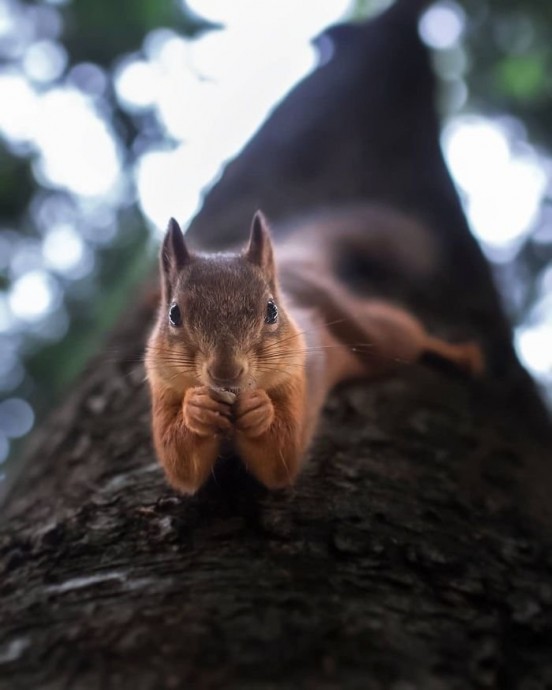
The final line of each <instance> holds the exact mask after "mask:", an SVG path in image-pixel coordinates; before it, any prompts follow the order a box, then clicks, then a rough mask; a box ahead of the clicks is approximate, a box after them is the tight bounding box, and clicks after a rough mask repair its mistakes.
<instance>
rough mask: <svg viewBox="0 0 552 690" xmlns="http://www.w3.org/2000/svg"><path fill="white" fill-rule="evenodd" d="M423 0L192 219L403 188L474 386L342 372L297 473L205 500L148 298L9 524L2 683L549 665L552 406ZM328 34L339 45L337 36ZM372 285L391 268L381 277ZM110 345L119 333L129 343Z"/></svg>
mask: <svg viewBox="0 0 552 690" xmlns="http://www.w3.org/2000/svg"><path fill="white" fill-rule="evenodd" d="M411 7H412V5H409V4H408V2H399V3H398V4H397V5H395V6H394V7H393V8H392V9H391V10H390V11H388V12H387V13H386V14H384V15H383V16H382V17H380V18H378V19H377V20H376V21H374V22H371V23H369V24H366V25H362V26H355V27H353V26H342V27H337V28H335V29H333V30H331V31H330V32H329V34H328V36H329V37H330V38H331V40H332V41H333V42H334V47H335V53H334V55H333V56H332V58H331V59H330V60H329V61H328V62H326V63H325V64H324V65H323V66H321V67H320V68H319V69H318V70H317V71H316V72H315V73H314V74H313V75H311V76H310V77H308V78H307V79H306V80H305V81H304V82H303V83H302V84H300V85H299V86H298V87H297V88H296V89H295V90H294V91H293V92H292V93H291V94H290V95H288V97H287V98H286V99H285V101H284V102H283V103H282V104H281V105H280V106H279V107H278V108H277V109H276V111H275V112H274V114H273V115H272V116H271V117H270V118H269V120H268V121H267V123H266V124H265V125H264V127H263V128H262V129H261V130H260V131H259V133H258V134H257V135H256V136H255V137H254V139H253V140H252V141H251V142H250V144H249V145H248V146H247V147H246V148H245V150H244V151H243V153H242V154H240V156H239V157H238V158H237V160H235V161H234V162H233V163H231V164H230V165H229V166H228V168H227V169H226V171H225V173H224V175H223V177H222V179H221V180H220V182H219V183H218V184H217V185H216V187H215V188H214V189H213V190H212V191H211V192H210V193H209V194H208V196H207V197H206V199H205V203H204V206H203V209H202V211H201V212H200V213H199V215H198V216H197V218H196V219H195V221H194V223H193V225H192V227H191V230H190V237H191V238H192V239H193V240H194V241H195V242H196V243H197V244H201V245H202V246H205V247H220V246H223V245H225V244H232V243H234V242H235V241H237V240H240V239H243V238H245V235H246V233H247V229H248V225H249V220H250V217H251V215H252V212H253V211H254V210H255V209H256V208H257V207H261V208H262V209H263V210H265V211H266V213H267V214H268V216H269V217H270V218H271V219H273V220H274V221H280V222H281V224H285V221H287V220H290V219H292V218H294V217H296V216H297V215H298V214H302V213H304V212H308V211H310V210H313V209H316V208H320V207H332V206H334V205H335V204H337V203H341V202H347V201H358V200H367V199H371V200H375V201H384V202H386V203H388V204H391V205H392V206H394V207H397V208H401V209H404V210H406V211H407V212H409V213H411V214H413V215H415V216H417V217H418V218H420V219H422V220H423V221H424V222H426V223H427V224H428V226H429V228H430V229H431V232H432V233H433V234H434V236H435V238H436V241H437V242H438V243H439V246H440V247H441V250H442V252H441V262H440V265H439V267H438V269H437V270H436V272H435V274H434V275H433V278H432V284H431V286H429V287H428V286H424V289H423V290H422V289H418V290H416V289H412V286H410V285H408V284H407V281H406V280H404V281H401V279H400V277H399V276H396V277H395V278H396V279H395V281H394V283H393V285H392V288H390V290H391V292H392V293H393V294H394V295H395V296H396V297H398V298H400V299H401V300H403V301H406V302H407V303H409V304H411V305H412V308H413V309H416V310H418V311H419V313H421V314H423V317H424V319H425V320H426V321H427V322H428V324H429V325H430V326H431V327H432V328H433V329H434V330H435V331H437V332H440V333H444V334H446V335H449V336H453V337H468V336H469V337H471V336H475V337H477V338H478V339H479V340H480V341H482V342H483V343H484V344H485V347H486V352H487V356H488V360H489V364H490V371H489V374H488V376H487V377H486V378H485V380H484V381H482V382H479V383H473V382H467V381H465V380H461V379H457V378H454V377H452V376H450V374H448V373H446V372H440V371H436V370H432V369H430V368H424V367H421V366H420V367H412V368H409V369H408V370H407V369H405V370H404V371H402V372H400V375H398V376H396V377H394V378H393V379H389V380H387V381H382V382H378V383H374V384H370V385H366V384H364V383H359V384H355V385H350V386H347V387H344V388H343V389H342V390H341V391H339V392H338V393H336V394H335V395H334V396H333V397H332V398H331V400H330V401H329V402H328V404H327V406H326V410H325V413H324V419H323V422H322V424H321V430H320V433H319V435H318V438H317V441H316V443H315V445H314V447H313V448H312V451H311V454H310V455H311V458H310V461H309V463H308V465H307V468H306V470H305V471H304V473H303V474H302V476H301V478H300V480H299V481H298V483H297V485H296V486H295V487H294V488H293V489H292V490H289V491H284V492H276V493H268V492H266V491H265V490H263V489H262V488H260V487H259V486H258V485H257V484H255V482H254V481H253V480H252V479H250V478H249V477H248V475H247V474H246V473H245V471H244V470H243V469H242V468H241V466H240V465H239V463H237V462H236V461H235V460H232V459H226V460H225V461H224V462H222V463H221V465H220V467H219V468H218V469H217V472H216V477H215V478H214V479H213V480H212V481H211V482H210V483H209V484H208V485H207V486H206V487H205V488H204V490H202V491H201V492H200V493H199V494H198V495H197V496H195V497H193V498H181V497H178V496H176V495H175V494H174V493H173V492H172V491H171V490H170V489H168V488H167V486H166V484H165V481H164V479H163V476H162V473H161V471H160V469H159V467H158V465H157V463H156V461H155V459H154V455H153V452H152V448H151V441H150V435H149V406H148V398H147V392H146V390H145V386H144V382H143V369H142V366H141V365H140V364H137V363H136V362H137V361H139V359H140V357H141V353H142V348H143V343H144V339H145V337H146V335H147V331H148V324H149V322H150V321H151V317H152V314H151V312H152V309H151V308H150V307H149V306H148V305H147V304H146V303H145V302H144V303H142V304H140V305H138V306H136V307H135V308H134V309H133V310H132V311H131V313H130V314H129V315H128V316H125V322H124V324H123V325H122V326H121V328H120V329H119V330H118V332H117V333H116V334H115V335H114V336H113V338H112V341H111V343H110V345H109V348H108V350H106V352H104V353H103V354H102V355H101V356H100V357H99V358H97V359H96V361H94V362H93V363H92V364H91V365H90V366H89V368H88V370H87V372H86V373H85V375H84V376H83V377H82V379H81V381H80V383H79V385H78V386H77V387H76V389H75V390H74V392H73V393H72V394H71V395H70V396H69V398H68V399H67V400H66V402H65V404H64V405H63V406H62V407H61V408H60V409H59V410H57V412H55V413H54V414H53V415H52V417H51V419H50V420H49V422H48V423H47V424H46V425H45V426H44V427H43V428H42V430H41V431H40V432H39V433H37V435H36V436H35V439H34V445H33V449H32V451H31V453H30V458H29V461H28V464H27V466H26V469H25V473H24V476H22V478H21V480H20V481H19V483H18V486H17V487H16V490H15V491H13V492H12V495H11V497H10V500H9V501H8V504H7V508H6V521H5V523H4V526H3V527H2V531H1V532H0V553H1V557H2V561H1V565H0V572H1V573H2V576H1V580H0V612H1V615H0V687H1V688H2V689H6V690H8V689H9V690H17V689H19V688H25V689H27V688H40V689H41V690H49V689H54V688H55V689H57V688H75V689H78V690H89V689H92V688H98V689H101V690H106V689H110V688H133V689H134V690H142V689H144V690H146V689H147V690H150V689H152V690H153V689H155V688H232V689H234V688H235V689H236V690H238V689H239V690H249V689H251V690H253V689H255V690H261V689H265V688H266V689H268V688H275V687H279V688H280V687H281V688H309V689H311V688H312V689H313V690H314V689H316V690H319V689H322V690H324V689H328V690H330V689H338V688H339V689H341V688H358V689H359V690H370V689H372V688H374V689H375V688H393V689H394V690H399V689H400V690H407V688H419V689H421V690H432V689H436V690H437V689H441V688H454V689H463V688H485V687H496V688H520V689H521V688H523V689H529V688H531V689H536V688H550V687H552V654H551V649H552V647H551V639H552V616H551V609H552V579H551V576H552V551H550V549H549V548H548V547H549V544H550V527H551V525H552V520H551V512H550V501H549V487H550V486H552V484H551V476H550V475H551V455H552V453H551V452H550V449H551V444H550V429H549V425H548V420H547V418H546V414H545V412H544V410H543V408H542V405H541V403H540V401H539V399H538V397H537V395H536V393H535V391H534V388H533V385H532V383H531V382H530V380H529V378H528V377H527V375H526V374H525V372H524V371H523V370H522V369H521V367H520V366H519V364H518V362H517V360H516V358H515V355H514V352H513V349H512V345H511V338H510V332H509V328H508V325H507V324H506V321H505V319H504V317H503V315H502V312H501V309H500V306H499V302H498V299H497V296H496V293H495V291H494V288H493V286H492V282H491V279H490V273H489V269H488V267H487V266H486V264H485V262H484V260H483V258H482V256H481V254H480V252H479V249H478V247H477V246H476V244H475V242H474V240H473V239H472V237H471V235H470V234H469V231H468V228H467V225H466V221H465V219H464V216H463V214H462V211H461V207H460V204H459V201H458V198H457V196H456V194H455V191H454V188H453V186H452V183H451V181H450V178H449V176H448V173H447V171H446V169H445V166H444V163H443V160H442V156H441V152H440V148H439V128H438V122H437V118H436V115H435V112H434V107H433V80H432V77H431V74H430V69H429V66H428V57H427V55H426V52H425V50H424V49H423V48H422V46H421V44H420V42H419V40H418V37H417V33H416V26H415V20H414V16H413V12H412V11H411V9H410V8H411ZM328 36H327V37H326V38H325V39H324V40H323V41H322V42H321V47H322V49H325V50H327V49H328ZM372 289H374V286H372ZM114 351H116V352H117V355H116V356H115V357H113V356H112V353H113V352H114Z"/></svg>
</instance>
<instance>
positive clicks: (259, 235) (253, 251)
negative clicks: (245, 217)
mask: <svg viewBox="0 0 552 690" xmlns="http://www.w3.org/2000/svg"><path fill="white" fill-rule="evenodd" d="M245 256H246V258H247V260H248V261H250V262H251V263H252V264H255V265H256V266H259V268H261V269H262V271H263V272H264V273H265V275H266V276H267V278H268V279H269V280H270V281H272V280H274V275H275V271H274V252H273V249H272V240H271V238H270V230H269V229H268V223H267V221H266V218H265V217H264V215H263V213H261V211H257V213H255V215H254V216H253V222H252V223H251V234H250V235H249V245H248V247H247V250H246V253H245Z"/></svg>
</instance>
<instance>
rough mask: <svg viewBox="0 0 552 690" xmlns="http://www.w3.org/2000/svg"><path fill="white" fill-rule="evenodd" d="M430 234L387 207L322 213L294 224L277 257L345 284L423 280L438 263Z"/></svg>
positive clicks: (363, 206) (365, 206) (414, 221)
mask: <svg viewBox="0 0 552 690" xmlns="http://www.w3.org/2000/svg"><path fill="white" fill-rule="evenodd" d="M438 253H439V252H438V247H437V244H436V242H435V240H434V238H433V236H432V235H431V234H430V232H429V230H428V229H427V228H426V227H425V226H424V225H422V224H421V223H419V222H418V221H416V220H414V219H413V218H410V217H409V216H406V215H404V214H402V213H400V212H398V211H395V210H393V209H391V208H387V207H385V206H381V205H373V204H362V205H356V206H347V207H344V208H342V209H337V210H335V209H332V210H328V211H327V212H324V211H321V212H319V213H317V214H316V215H313V216H309V217H308V218H306V219H303V220H302V221H299V222H297V224H294V226H293V227H292V228H290V229H289V234H288V235H287V241H285V242H284V244H283V245H282V247H281V249H280V252H279V254H280V255H283V256H284V257H285V259H286V261H288V262H289V261H290V260H291V261H295V260H297V261H299V262H301V263H302V264H304V265H306V266H312V268H313V270H318V271H324V272H327V273H332V274H334V275H336V276H338V277H340V278H342V279H344V280H345V281H348V280H349V279H352V280H354V279H355V278H361V279H362V278H368V279H372V280H375V281H377V282H379V281H380V280H381V279H384V278H390V279H392V280H396V281H399V282H403V283H404V282H413V281H414V282H418V283H419V282H425V281H426V280H427V279H428V278H429V277H430V276H431V275H432V273H433V272H434V270H435V268H436V267H437V266H438V265H439V256H438Z"/></svg>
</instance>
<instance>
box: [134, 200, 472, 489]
mask: <svg viewBox="0 0 552 690" xmlns="http://www.w3.org/2000/svg"><path fill="white" fill-rule="evenodd" d="M378 213H380V224H381V220H382V218H381V212H379V211H368V212H367V222H369V221H370V217H373V218H374V219H375V220H377V217H378ZM393 214H395V212H391V221H388V220H387V221H385V222H388V223H389V222H391V224H393V223H394V222H396V223H399V224H400V223H403V225H405V224H408V222H410V221H408V220H404V217H403V218H402V219H401V217H400V216H399V215H398V214H395V215H393ZM384 215H385V214H384ZM411 224H412V223H411ZM330 225H331V223H330ZM307 230H308V229H307ZM311 230H312V231H313V232H314V231H318V234H317V235H313V236H312V237H311V238H310V239H311V241H307V240H308V238H309V232H308V231H307V232H305V233H303V235H304V236H303V239H302V242H300V243H299V244H297V243H295V244H294V241H293V239H292V240H291V241H288V242H284V245H283V246H282V247H281V248H277V249H278V250H279V254H278V255H276V252H275V248H274V246H273V243H272V240H271V233H270V230H269V228H268V224H267V221H266V219H265V217H264V216H263V215H262V213H261V212H257V213H256V214H255V216H254V218H253V222H252V225H251V230H250V237H249V243H248V245H247V247H246V248H245V250H243V251H241V252H236V253H217V254H200V253H194V252H191V251H190V250H189V249H188V247H187V246H186V243H185V240H184V235H183V233H182V231H181V229H180V227H179V226H178V224H177V222H176V221H175V220H174V219H171V221H170V222H169V226H168V230H167V233H166V236H165V239H164V242H163V245H162V249H161V254H160V272H161V303H160V307H159V313H158V318H157V322H156V325H155V327H154V330H153V332H152V334H151V337H150V339H149V342H148V346H147V352H146V371H147V377H148V382H149V386H150V391H151V400H152V430H153V440H154V445H155V449H156V452H157V456H158V458H159V461H160V463H161V465H162V466H163V469H164V471H165V474H166V477H167V479H168V481H169V483H170V484H171V485H172V486H173V487H174V488H175V489H177V490H178V491H179V492H181V493H183V494H193V493H195V492H196V491H197V490H198V489H199V488H200V487H201V486H202V485H203V484H204V483H205V481H206V480H207V479H208V477H209V475H210V474H211V472H212V471H213V467H214V464H215V461H216V460H217V457H218V455H219V453H220V450H221V444H222V443H225V444H227V443H230V444H231V445H232V448H233V450H234V451H235V452H236V453H237V454H238V456H239V457H240V458H241V460H242V462H243V463H244V465H245V467H246V469H247V470H248V471H249V472H250V473H251V474H253V475H254V476H255V477H256V479H257V480H258V481H260V482H261V483H262V484H264V485H265V486H266V487H268V488H269V489H277V488H282V487H286V486H289V485H292V484H293V483H294V482H295V480H296V478H297V476H298V474H299V472H300V470H301V467H302V465H303V463H304V461H305V455H306V451H307V449H308V446H309V444H310V442H311V440H312V438H313V435H314V433H315V430H316V426H317V421H318V418H319V416H320V412H321V410H322V407H323V405H324V401H325V400H326V398H327V396H328V394H329V392H330V391H331V390H332V389H333V388H334V387H335V386H336V385H337V384H338V383H340V382H342V381H346V380H350V379H355V378H375V377H379V376H382V375H386V374H390V373H392V372H393V371H394V370H396V369H397V368H398V367H399V366H400V364H402V363H414V362H416V361H417V360H419V359H420V358H421V356H422V355H424V354H434V355H437V356H438V357H440V358H442V359H445V360H447V361H448V362H450V363H452V364H453V365H454V366H456V367H458V368H460V369H462V370H463V371H465V372H466V373H468V374H479V373H481V371H482V367H483V365H482V361H483V360H482V355H481V351H480V349H479V347H478V346H477V345H476V344H474V343H472V342H466V343H459V344H451V343H448V342H446V341H444V340H441V339H438V338H436V337H433V336H431V335H429V334H428V333H427V331H426V329H425V328H424V326H423V325H422V324H421V323H420V321H419V320H418V319H417V318H416V317H415V316H413V315H412V314H411V313H409V312H408V311H406V310H405V309H403V308H400V307H399V306H395V305H393V304H391V303H390V302H386V301H383V300H378V299H366V298H361V297H358V296H355V295H354V294H352V292H350V291H349V290H348V289H347V288H346V287H345V286H343V285H342V284H341V283H340V282H339V281H338V279H337V278H336V277H335V275H334V273H333V272H332V266H331V256H330V254H331V252H332V251H333V250H332V249H331V247H330V250H329V251H328V247H329V245H330V244H331V242H330V241H329V233H327V232H324V228H314V229H313V228H311ZM330 230H331V232H332V233H333V237H332V241H333V242H339V235H338V234H336V231H335V228H333V227H332V228H330ZM349 239H350V238H349ZM353 239H355V238H354V237H353ZM357 239H358V238H357Z"/></svg>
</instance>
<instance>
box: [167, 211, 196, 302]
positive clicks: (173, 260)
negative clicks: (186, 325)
mask: <svg viewBox="0 0 552 690" xmlns="http://www.w3.org/2000/svg"><path fill="white" fill-rule="evenodd" d="M189 258H190V254H189V252H188V249H187V247H186V243H185V242H184V235H183V234H182V230H181V229H180V226H179V225H178V223H177V222H176V220H175V219H174V218H171V219H170V220H169V225H168V227H167V232H166V234H165V239H164V240H163V245H162V247H161V256H160V264H161V273H162V280H163V288H164V292H165V296H166V297H167V299H168V294H169V292H170V286H171V285H172V284H173V283H174V281H175V279H176V277H177V276H178V273H179V271H180V270H182V268H184V266H185V265H186V263H187V262H188V259H189Z"/></svg>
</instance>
